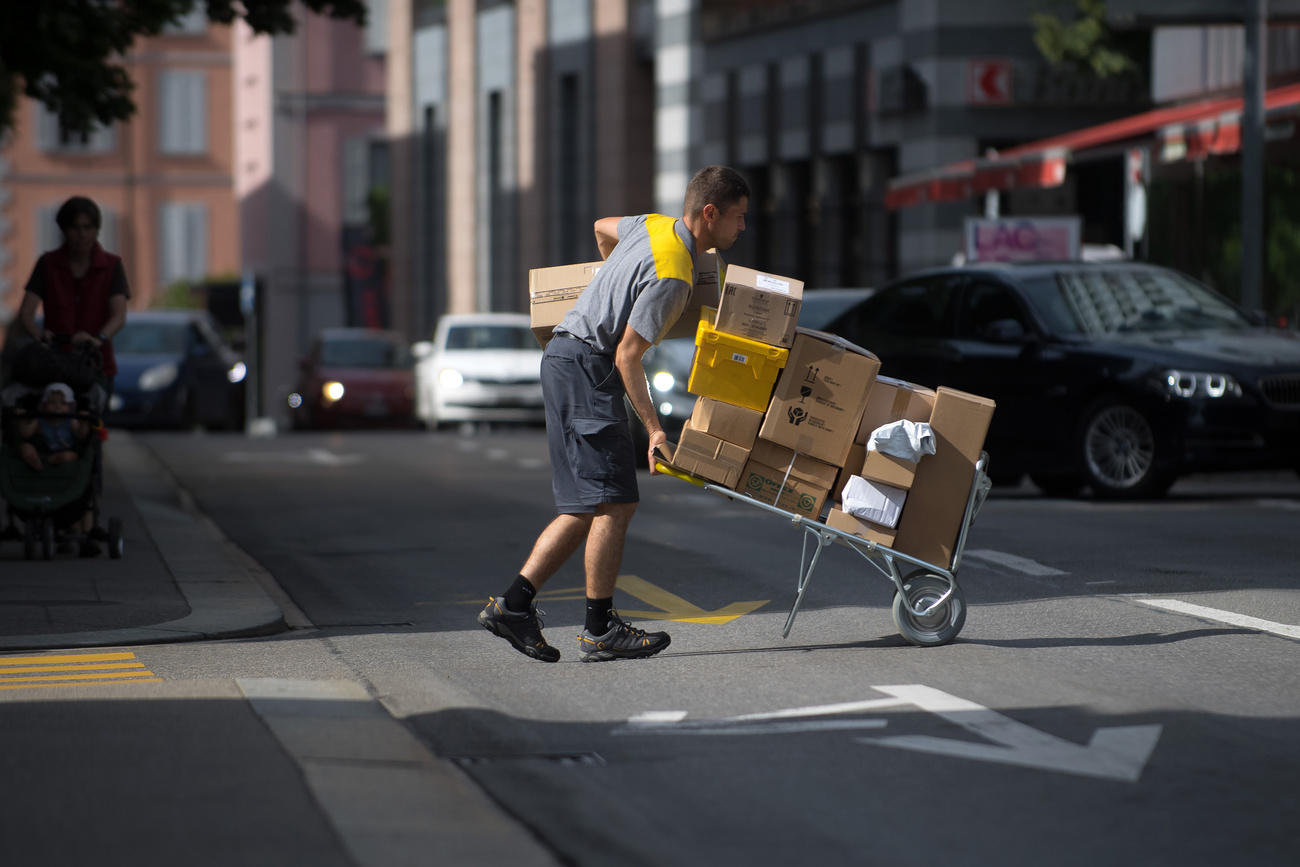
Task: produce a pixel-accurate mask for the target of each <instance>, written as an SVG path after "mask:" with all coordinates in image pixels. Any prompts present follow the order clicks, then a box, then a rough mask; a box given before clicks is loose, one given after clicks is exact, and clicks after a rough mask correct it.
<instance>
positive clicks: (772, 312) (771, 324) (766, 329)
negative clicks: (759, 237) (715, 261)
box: [714, 265, 803, 347]
mask: <svg viewBox="0 0 1300 867" xmlns="http://www.w3.org/2000/svg"><path fill="white" fill-rule="evenodd" d="M802 305H803V281H801V280H795V279H793V278H791V277H781V276H779V275H776V274H768V273H765V272H763V271H755V270H754V269H753V268H746V267H744V266H742V265H728V266H727V268H726V279H725V282H724V283H723V287H722V297H721V298H720V299H719V301H718V316H717V319H716V320H715V322H714V327H716V328H717V329H718V330H719V331H724V332H726V333H727V334H736V335H739V336H740V337H748V338H749V339H750V340H757V341H759V342H761V343H770V344H771V345H773V346H784V347H789V346H790V345H791V344H792V343H794V335H795V326H796V325H797V324H798V322H799V308H800V307H801V306H802Z"/></svg>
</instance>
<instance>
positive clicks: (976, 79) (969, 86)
mask: <svg viewBox="0 0 1300 867" xmlns="http://www.w3.org/2000/svg"><path fill="white" fill-rule="evenodd" d="M966 101H967V102H969V103H970V104H971V105H1010V104H1011V61H1010V60H972V61H969V63H968V64H967V66H966Z"/></svg>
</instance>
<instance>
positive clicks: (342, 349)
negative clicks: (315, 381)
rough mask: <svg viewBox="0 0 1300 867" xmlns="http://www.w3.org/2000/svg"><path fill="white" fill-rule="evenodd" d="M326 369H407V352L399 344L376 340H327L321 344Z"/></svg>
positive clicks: (321, 353)
mask: <svg viewBox="0 0 1300 867" xmlns="http://www.w3.org/2000/svg"><path fill="white" fill-rule="evenodd" d="M320 363H321V365H322V366H324V367H371V368H395V367H406V366H407V361H406V350H405V348H404V347H403V346H402V345H401V344H398V343H392V342H390V341H387V340H374V339H369V340H367V339H357V338H350V339H343V340H326V341H325V342H324V343H322V344H321V349H320Z"/></svg>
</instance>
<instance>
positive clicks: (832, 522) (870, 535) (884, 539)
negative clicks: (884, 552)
mask: <svg viewBox="0 0 1300 867" xmlns="http://www.w3.org/2000/svg"><path fill="white" fill-rule="evenodd" d="M826 526H828V527H833V528H835V529H836V530H843V531H844V532H845V533H849V534H850V535H853V536H859V537H861V538H863V539H867V540H869V541H872V542H875V543H876V544H877V545H884V546H885V547H887V548H888V547H893V544H894V538H895V537H896V536H897V535H898V531H897V530H892V529H890V528H889V527H882V526H880V525H879V524H873V523H871V522H870V521H863V520H861V519H860V518H855V517H853V516H852V515H850V514H849V513H848V512H842V511H840V510H839V509H831V511H830V514H829V515H827V516H826Z"/></svg>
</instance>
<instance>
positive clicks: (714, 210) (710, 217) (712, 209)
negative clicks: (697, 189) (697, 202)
mask: <svg viewBox="0 0 1300 867" xmlns="http://www.w3.org/2000/svg"><path fill="white" fill-rule="evenodd" d="M700 216H701V217H703V218H704V219H705V221H706V222H710V223H711V222H713V221H714V220H716V219H718V206H717V205H715V204H713V203H712V202H709V203H708V204H706V205H705V206H704V207H703V208H701V209H700Z"/></svg>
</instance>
